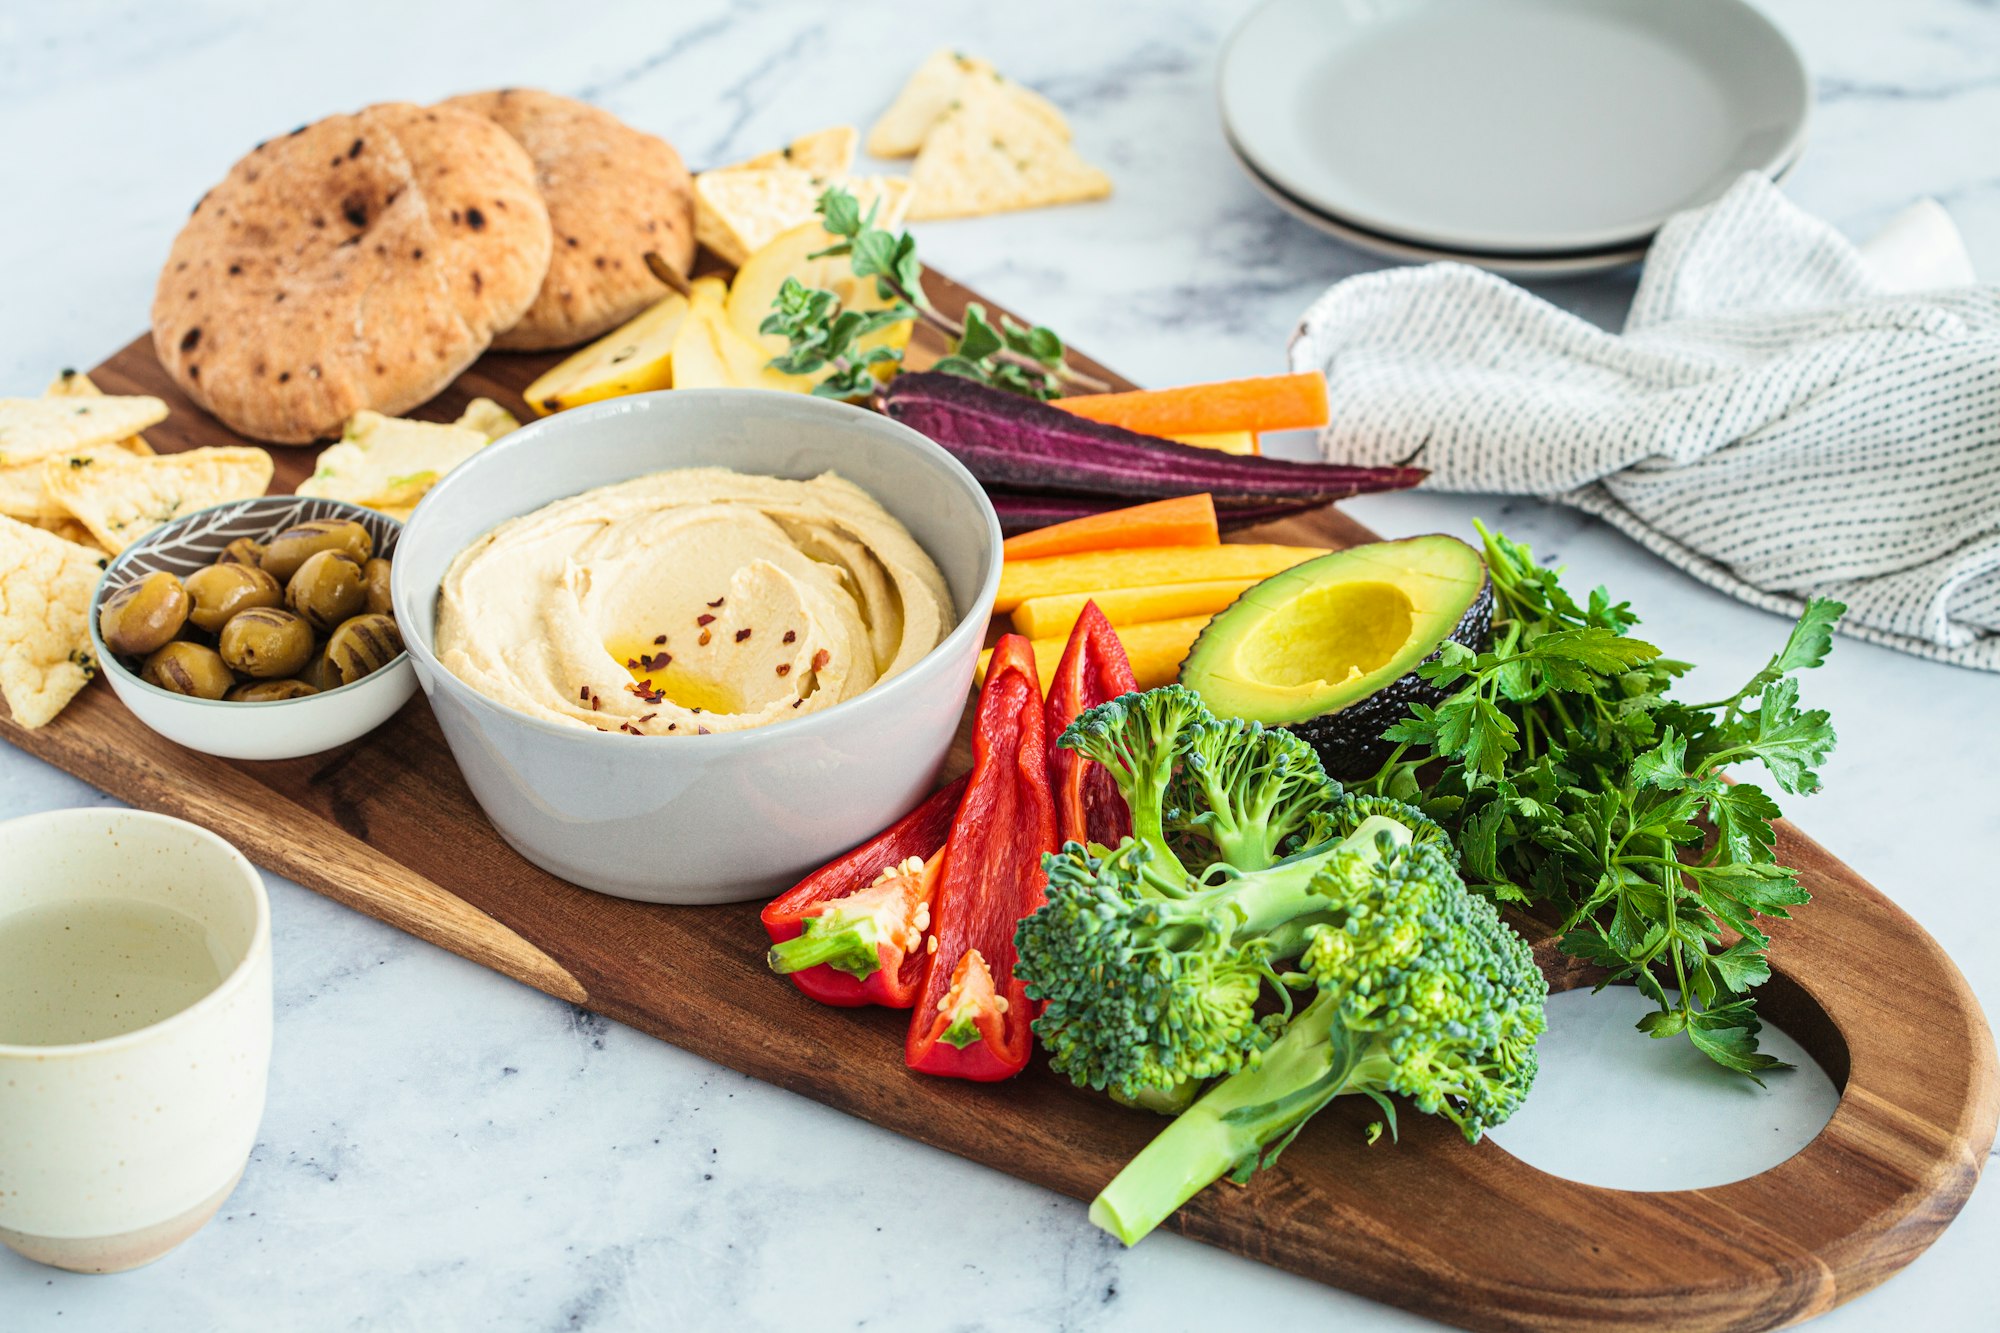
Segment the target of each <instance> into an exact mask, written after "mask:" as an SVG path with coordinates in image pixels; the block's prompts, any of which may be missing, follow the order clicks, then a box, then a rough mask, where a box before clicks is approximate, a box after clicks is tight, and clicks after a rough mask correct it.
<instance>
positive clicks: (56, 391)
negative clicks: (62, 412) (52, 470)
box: [42, 370, 153, 458]
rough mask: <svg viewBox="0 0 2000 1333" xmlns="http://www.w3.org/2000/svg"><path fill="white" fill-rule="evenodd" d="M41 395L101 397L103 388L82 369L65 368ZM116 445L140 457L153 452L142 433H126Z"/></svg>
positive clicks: (54, 396) (46, 396) (147, 455)
mask: <svg viewBox="0 0 2000 1333" xmlns="http://www.w3.org/2000/svg"><path fill="white" fill-rule="evenodd" d="M42 397H44V398H102V397H104V390H102V389H100V388H98V387H97V382H96V381H95V380H93V379H91V378H90V376H89V375H86V374H85V373H84V372H83V371H81V370H65V371H63V372H62V373H61V374H60V375H57V376H56V377H55V378H54V379H53V380H51V381H49V387H48V388H46V389H44V390H42ZM118 445H119V447H120V448H122V449H123V450H124V451H125V452H126V453H128V454H137V455H139V456H140V457H141V458H145V457H149V456H150V455H151V454H152V453H153V446H152V445H150V444H148V443H146V437H145V436H143V435H127V436H126V437H125V438H124V439H122V440H120V441H119V442H118Z"/></svg>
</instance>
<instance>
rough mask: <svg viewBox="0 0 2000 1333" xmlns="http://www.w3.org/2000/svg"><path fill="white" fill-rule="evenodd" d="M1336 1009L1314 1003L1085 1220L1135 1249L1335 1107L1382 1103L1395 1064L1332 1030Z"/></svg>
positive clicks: (1172, 1130)
mask: <svg viewBox="0 0 2000 1333" xmlns="http://www.w3.org/2000/svg"><path fill="white" fill-rule="evenodd" d="M1339 1008H1340V1006H1339V1002H1338V1001H1337V999H1336V998H1335V997H1334V996H1333V995H1332V994H1331V993H1325V992H1323V993H1321V994H1320V995H1319V996H1318V998H1316V999H1315V1000H1314V1001H1313V1002H1312V1003H1311V1004H1309V1005H1307V1006H1306V1008H1305V1009H1304V1010H1302V1011H1301V1012H1300V1014H1299V1016H1298V1017H1297V1018H1295V1019H1293V1020H1292V1022H1291V1025H1290V1026H1289V1027H1287V1028H1286V1029H1285V1034H1284V1035H1283V1036H1282V1037H1280V1038H1279V1039H1278V1040H1277V1042H1276V1043H1274V1044H1273V1045H1272V1047H1271V1048H1270V1049H1269V1050H1268V1051H1266V1052H1264V1058H1263V1060H1262V1062H1261V1063H1259V1064H1258V1065H1257V1067H1256V1068H1254V1069H1245V1070H1242V1071H1240V1072H1238V1073H1235V1074H1232V1075H1230V1076H1229V1077H1228V1078H1225V1079H1223V1080H1222V1081H1221V1082H1220V1083H1217V1084H1216V1085H1215V1086H1214V1087H1213V1088H1211V1089H1210V1090H1209V1091H1208V1094H1207V1095H1206V1096H1204V1097H1202V1098H1201V1100H1199V1101H1197V1102H1196V1103H1195V1104H1194V1105H1193V1106H1191V1107H1189V1108H1188V1109H1187V1110H1186V1111H1184V1112H1183V1113H1182V1114H1181V1115H1180V1116H1179V1117H1178V1118H1177V1119H1175V1120H1174V1121H1173V1123H1172V1124H1170V1125H1168V1126H1167V1127H1166V1128H1165V1129H1164V1130H1162V1131H1160V1134H1159V1136H1158V1137H1157V1138H1155V1139H1154V1140H1153V1141H1152V1142H1151V1143H1149V1144H1147V1145H1146V1146H1145V1148H1144V1149H1143V1150H1141V1151H1140V1153H1139V1155H1138V1156H1137V1157H1134V1158H1133V1159H1132V1160H1131V1161H1130V1162H1128V1163H1127V1164H1126V1166H1125V1169H1124V1170H1122V1171H1120V1172H1119V1173H1118V1175H1117V1176H1116V1178H1114V1179H1113V1180H1112V1182H1111V1183H1110V1184H1109V1185H1106V1186H1105V1187H1104V1192H1103V1193H1101V1194H1099V1195H1098V1196H1097V1198H1096V1200H1095V1201H1093V1202H1092V1203H1091V1205H1090V1220H1091V1221H1092V1222H1093V1223H1095V1224H1096V1225H1097V1226H1099V1227H1101V1228H1102V1229H1104V1230H1105V1231H1108V1232H1110V1233H1111V1234H1112V1235H1114V1236H1116V1237H1118V1239H1119V1240H1121V1241H1123V1242H1124V1243H1125V1244H1127V1245H1136V1244H1138V1243H1139V1241H1140V1240H1142V1239H1143V1238H1144V1237H1145V1236H1146V1235H1147V1234H1148V1233H1150V1232H1151V1231H1152V1230H1153V1228H1155V1227H1157V1226H1159V1224H1160V1223H1161V1222H1164V1221H1165V1220H1166V1219H1167V1218H1169V1217H1171V1216H1172V1215H1173V1213H1174V1210H1175V1209H1177V1208H1179V1207H1180V1206H1181V1205H1182V1204H1184V1203H1186V1202H1187V1201H1188V1200H1189V1199H1192V1198H1193V1197H1194V1196H1195V1195H1197V1194H1199V1193H1201V1191H1202V1190H1204V1189H1206V1188H1207V1187H1208V1186H1210V1185H1211V1184H1213V1183H1215V1182H1216V1181H1217V1180H1220V1179H1221V1178H1222V1177H1223V1176H1226V1175H1232V1174H1233V1175H1236V1176H1238V1177H1246V1176H1247V1175H1248V1174H1249V1172H1250V1171H1252V1170H1254V1169H1255V1168H1256V1167H1258V1166H1259V1165H1260V1164H1267V1163H1268V1161H1269V1159H1270V1158H1274V1157H1276V1156H1277V1154H1278V1152H1279V1151H1281V1150H1282V1149H1283V1148H1284V1146H1285V1144H1286V1143H1287V1142H1289V1141H1290V1138H1291V1136H1292V1135H1293V1134H1295V1133H1297V1132H1298V1130H1299V1128H1300V1127H1301V1126H1303V1125H1304V1124H1305V1123H1306V1121H1308V1120H1310V1119H1312V1117H1313V1116H1314V1115H1316V1114H1318V1112H1319V1111H1320V1109H1321V1108H1322V1107H1324V1106H1325V1105H1326V1104H1327V1103H1328V1102H1330V1101H1332V1100H1333V1099H1334V1098H1335V1097H1338V1096H1341V1095H1342V1094H1343V1093H1349V1092H1367V1093H1371V1094H1373V1095H1375V1096H1377V1097H1378V1098H1379V1097H1380V1095H1381V1094H1380V1092H1379V1091H1378V1090H1379V1089H1380V1088H1383V1087H1386V1086H1387V1083H1388V1080H1389V1078H1390V1077H1391V1076H1392V1074H1393V1073H1394V1070H1395V1061H1394V1060H1393V1059H1391V1058H1390V1056H1389V1055H1388V1053H1387V1052H1386V1051H1385V1050H1383V1049H1381V1048H1380V1046H1379V1043H1377V1042H1375V1041H1374V1040H1372V1039H1367V1038H1363V1039H1360V1040H1356V1039H1354V1038H1353V1037H1352V1036H1351V1035H1350V1034H1349V1033H1348V1031H1347V1029H1346V1028H1345V1027H1343V1026H1341V1025H1339V1023H1338V1022H1337V1019H1338V1017H1339ZM1391 1123H1393V1120H1392V1121H1391ZM1273 1145H1275V1146H1273Z"/></svg>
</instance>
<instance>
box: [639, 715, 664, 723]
mask: <svg viewBox="0 0 2000 1333" xmlns="http://www.w3.org/2000/svg"><path fill="white" fill-rule="evenodd" d="M658 716H659V714H658V713H641V714H639V720H640V721H641V722H651V721H652V720H653V719H654V718H656V717H658Z"/></svg>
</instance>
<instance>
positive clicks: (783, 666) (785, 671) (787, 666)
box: [778, 662, 792, 676]
mask: <svg viewBox="0 0 2000 1333" xmlns="http://www.w3.org/2000/svg"><path fill="white" fill-rule="evenodd" d="M778 674H779V675H781V676H789V675H791V674H792V664H791V663H790V662H780V663H778Z"/></svg>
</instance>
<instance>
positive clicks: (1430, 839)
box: [1306, 792, 1458, 867]
mask: <svg viewBox="0 0 2000 1333" xmlns="http://www.w3.org/2000/svg"><path fill="white" fill-rule="evenodd" d="M1372 815H1381V816H1382V817H1384V818H1385V819H1393V820H1395V821H1396V822H1397V823H1398V824H1401V825H1402V826H1403V827H1404V828H1407V829H1408V830H1409V831H1410V841H1411V842H1412V843H1414V844H1415V845H1417V846H1419V847H1435V848H1437V849H1438V850H1439V851H1441V852H1443V853H1445V854H1446V855H1447V856H1449V857H1450V858H1451V863H1452V865H1453V867H1456V866H1457V865H1458V844H1457V843H1455V842H1453V841H1452V840H1451V835H1450V834H1449V833H1446V832H1445V831H1444V829H1443V827H1442V826H1440V825H1439V824H1438V822H1437V821H1436V820H1434V819H1432V818H1431V817H1430V816H1429V815H1426V814H1425V813H1424V812H1423V811H1421V810H1419V809H1417V807H1415V806H1414V805H1406V804H1404V803H1403V802H1401V801H1398V800H1396V799H1394V798H1393V797H1389V796H1364V795H1362V794H1360V793H1359V792H1349V793H1348V794H1347V796H1346V798H1345V799H1344V800H1342V801H1341V802H1340V804H1339V805H1337V806H1335V807H1334V808H1333V809H1332V810H1331V811H1329V812H1328V813H1327V814H1326V815H1325V816H1324V818H1323V820H1320V821H1316V822H1315V823H1314V825H1313V827H1312V828H1311V829H1310V830H1309V831H1308V832H1307V834H1306V837H1307V840H1308V841H1312V842H1329V841H1338V840H1339V839H1341V838H1344V837H1346V836H1347V835H1348V834H1350V833H1352V832H1354V830H1356V829H1358V828H1360V827H1361V825H1362V823H1363V822H1364V821H1365V820H1367V819H1368V818H1369V817H1370V816H1372Z"/></svg>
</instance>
